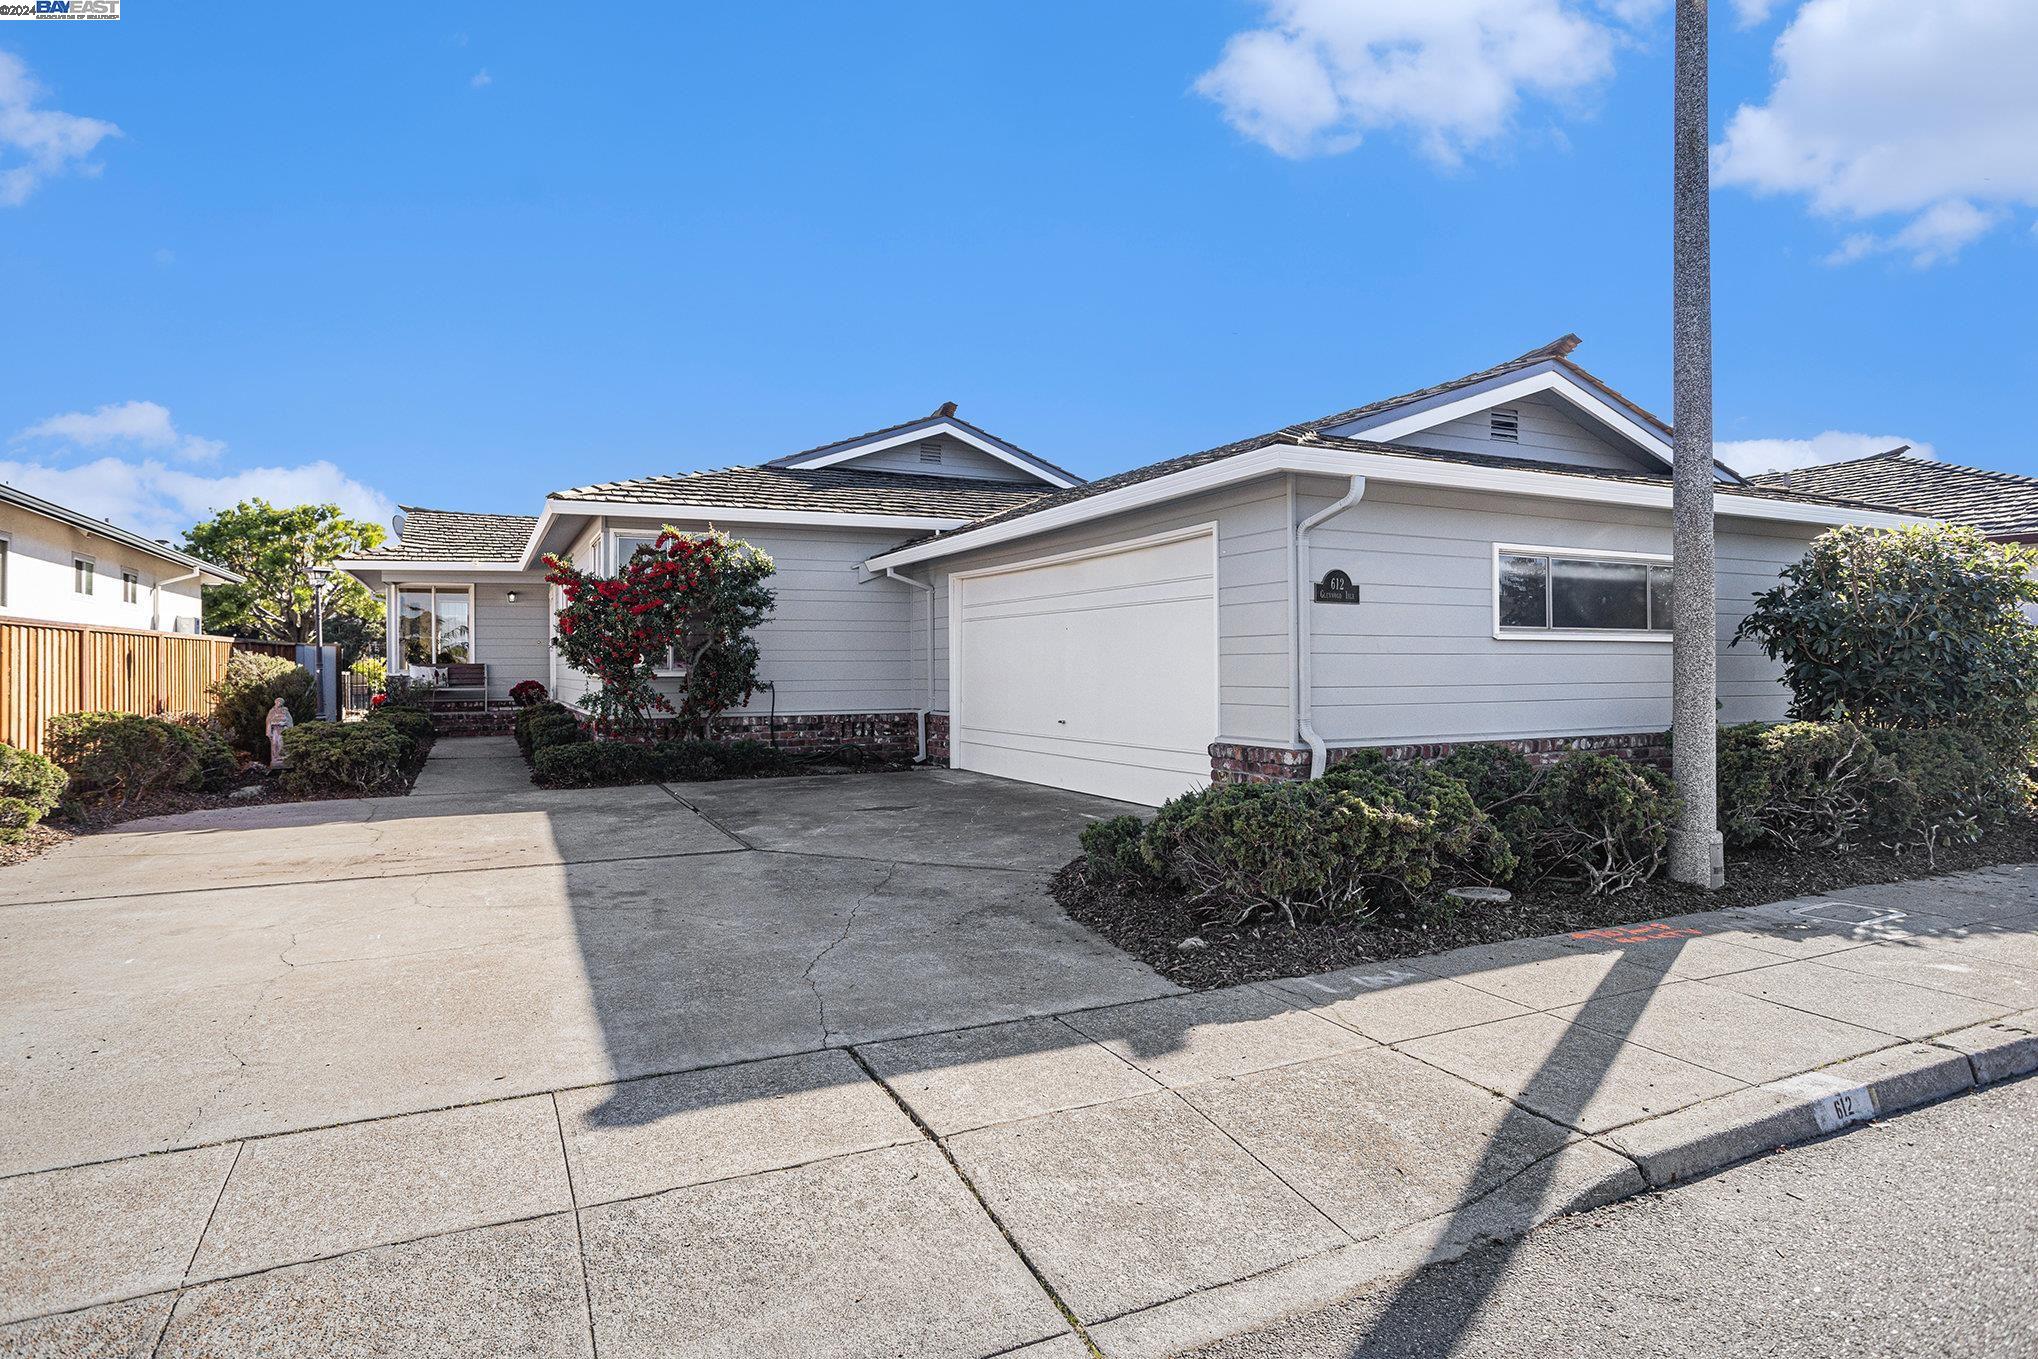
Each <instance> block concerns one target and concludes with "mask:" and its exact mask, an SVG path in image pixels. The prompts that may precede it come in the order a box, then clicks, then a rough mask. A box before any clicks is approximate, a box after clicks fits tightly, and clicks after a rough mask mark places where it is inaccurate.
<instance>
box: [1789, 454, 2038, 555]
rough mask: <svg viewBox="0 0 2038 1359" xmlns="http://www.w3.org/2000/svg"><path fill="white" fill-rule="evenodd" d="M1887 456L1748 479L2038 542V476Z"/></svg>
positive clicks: (2000, 536) (2019, 540)
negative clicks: (1926, 516) (1968, 525)
mask: <svg viewBox="0 0 2038 1359" xmlns="http://www.w3.org/2000/svg"><path fill="white" fill-rule="evenodd" d="M1910 453H1911V446H1910V445H1909V444H1899V445H1898V446H1897V447H1895V448H1892V449H1890V450H1889V451H1888V452H1886V453H1877V454H1874V455H1872V456H1870V457H1866V458H1854V459H1851V460H1849V461H1847V462H1829V463H1821V464H1819V465H1818V466H1816V467H1798V468H1793V469H1792V470H1790V471H1788V472H1765V473H1763V474H1762V475H1760V476H1756V477H1751V478H1749V480H1751V481H1753V482H1754V483H1755V484H1756V485H1757V486H1767V487H1770V488H1772V489H1774V490H1779V491H1802V492H1805V493H1807V494H1810V495H1826V496H1838V497H1841V498H1843V499H1846V500H1852V501H1856V502H1858V503H1860V504H1864V505H1876V506H1880V507H1882V508H1884V509H1891V510H1900V511H1904V512H1906V513H1909V514H1920V515H1929V516H1931V517H1932V518H1934V519H1948V520H1951V521H1952V522H1954V523H1956V524H1972V525H1974V526H1975V527H1976V528H1978V529H1980V530H1981V531H1982V532H1983V533H1985V534H1987V535H1988V536H1989V537H1991V538H1993V539H1995V540H1996V541H1997V542H2003V543H2038V477H2024V476H2018V475H2017V474H2016V473H2015V472H1997V471H1993V470H1991V469H1989V468H1986V467H1963V466H1961V465H1960V464H1959V463H1955V462H1940V461H1939V460H1938V459H1936V458H1918V457H1912V456H1910Z"/></svg>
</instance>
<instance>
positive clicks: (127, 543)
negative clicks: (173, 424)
mask: <svg viewBox="0 0 2038 1359" xmlns="http://www.w3.org/2000/svg"><path fill="white" fill-rule="evenodd" d="M242 579H243V577H242V576H241V575H240V574H238V573H237V572H233V571H229V570H227V569H226V568H225V567H223V566H216V565H214V564H213V563H211V562H206V561H200V560H199V559H198V558H196V557H193V556H191V555H190V554H189V553H185V552H179V551H178V550H177V549H176V548H174V547H171V546H170V545H169V544H168V543H163V542H158V541H156V540H155V539H153V538H146V537H143V536H142V535H141V534H139V533H135V532H132V531H130V530H128V529H124V528H120V527H117V526H116V525H113V524H110V523H107V522H106V521H105V520H103V519H94V518H93V517H92V516H91V515H88V514H85V513H83V512H82V511H79V510H73V509H67V508H66V507H64V506H62V505H59V504H57V503H56V502H54V501H50V500H44V499H43V498H42V497H41V496H37V495H30V494H29V493H28V492H27V491H23V490H20V489H18V488H16V487H13V486H8V485H5V484H0V619H5V618H21V619H34V620H37V621H39V622H45V623H75V624H79V625H82V626H85V627H96V628H134V629H137V630H142V631H152V632H185V633H196V632H201V631H203V622H202V620H203V617H204V610H203V608H202V607H201V605H200V602H199V601H200V596H199V591H200V589H201V587H203V586H207V585H238V584H239V583H240V582H241V581H242Z"/></svg>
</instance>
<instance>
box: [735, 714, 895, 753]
mask: <svg viewBox="0 0 2038 1359" xmlns="http://www.w3.org/2000/svg"><path fill="white" fill-rule="evenodd" d="M774 729H775V730H776V731H777V738H776V739H777V742H778V748H779V749H780V750H791V751H803V750H832V749H834V748H835V747H836V746H845V745H859V746H864V747H866V748H867V749H870V750H873V751H882V752H884V753H885V754H887V755H891V756H897V757H902V758H905V759H911V758H912V757H913V755H914V754H915V752H916V751H918V749H919V746H920V728H919V722H918V719H916V718H915V717H914V715H913V714H912V713H809V714H804V715H800V716H787V715H785V714H780V716H779V717H778V718H777V719H775V720H774V719H773V718H770V717H750V716H743V717H731V716H728V715H727V714H724V715H723V716H721V717H718V718H716V719H715V725H714V727H713V729H712V732H713V735H714V737H715V739H716V740H718V741H762V742H764V743H765V744H767V745H768V744H770V743H771V742H772V740H773V735H772V733H773V731H774Z"/></svg>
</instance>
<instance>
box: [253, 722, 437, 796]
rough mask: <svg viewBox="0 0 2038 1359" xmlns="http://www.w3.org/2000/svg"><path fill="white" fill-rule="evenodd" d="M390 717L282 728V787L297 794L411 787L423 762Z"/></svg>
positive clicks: (392, 790)
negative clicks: (384, 720) (377, 720)
mask: <svg viewBox="0 0 2038 1359" xmlns="http://www.w3.org/2000/svg"><path fill="white" fill-rule="evenodd" d="M423 760H424V755H423V752H422V751H420V750H419V749H418V746H417V743H416V742H414V741H412V740H411V739H410V737H408V736H406V735H404V734H403V732H402V731H401V730H399V729H398V728H397V726H396V725H395V724H394V723H390V722H304V723H300V724H299V725H297V726H294V727H292V728H290V730H288V731H286V732H284V733H283V761H284V762H283V773H282V778H281V782H282V785H283V790H284V791H285V792H287V793H290V794H292V795H293V796H297V797H309V796H318V795H331V794H341V795H345V796H351V797H377V796H383V795H386V794H391V793H401V792H404V791H406V790H408V789H409V787H410V780H411V775H412V774H414V773H415V772H416V771H417V769H418V767H419V765H421V764H422V763H423Z"/></svg>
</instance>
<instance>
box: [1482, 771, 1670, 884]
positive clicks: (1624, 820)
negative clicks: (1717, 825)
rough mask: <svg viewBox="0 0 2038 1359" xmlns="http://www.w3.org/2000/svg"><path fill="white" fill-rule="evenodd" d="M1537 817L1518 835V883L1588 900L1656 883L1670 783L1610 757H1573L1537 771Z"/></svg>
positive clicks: (1665, 835) (1667, 823) (1664, 839)
mask: <svg viewBox="0 0 2038 1359" xmlns="http://www.w3.org/2000/svg"><path fill="white" fill-rule="evenodd" d="M1534 797H1535V800H1536V805H1537V812H1538V815H1537V817H1536V819H1535V822H1534V824H1533V826H1531V827H1527V828H1525V829H1524V832H1523V835H1524V839H1523V843H1522V844H1521V846H1520V854H1521V858H1522V861H1523V863H1524V865H1525V866H1526V868H1527V870H1528V871H1527V873H1525V874H1524V875H1523V880H1524V881H1539V880H1545V879H1547V880H1552V881H1558V882H1568V883H1573V884H1576V885H1577V886H1579V887H1582V888H1584V889H1585V890H1586V891H1587V892H1588V893H1591V894H1592V895H1595V896H1597V895H1601V894H1604V893H1610V892H1624V891H1626V890H1628V889H1629V888H1632V887H1639V886H1641V885H1642V884H1643V883H1645V882H1647V881H1648V880H1649V879H1650V878H1653V877H1654V876H1656V873H1657V871H1658V870H1659V869H1660V868H1661V867H1662V866H1663V849H1664V846H1666V845H1667V844H1668V843H1669V841H1670V822H1671V817H1672V815H1673V813H1674V811H1675V809H1676V803H1675V800H1674V799H1673V798H1672V797H1671V794H1670V780H1669V779H1667V778H1665V777H1664V776H1663V775H1662V774H1660V773H1658V772H1657V771H1656V770H1653V769H1649V768H1645V767H1644V766H1642V765H1638V764H1635V763H1633V762H1632V761H1629V760H1623V759H1621V758H1620V757H1618V756H1615V755H1595V754H1590V753H1587V752H1584V751H1574V752H1572V753H1571V754H1569V755H1566V756H1564V758H1563V759H1561V760H1558V761H1557V762H1556V763H1555V764H1553V765H1550V766H1549V767H1548V768H1547V769H1545V770H1543V771H1542V773H1541V775H1540V777H1539V778H1538V780H1537V782H1536V787H1535V793H1534Z"/></svg>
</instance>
